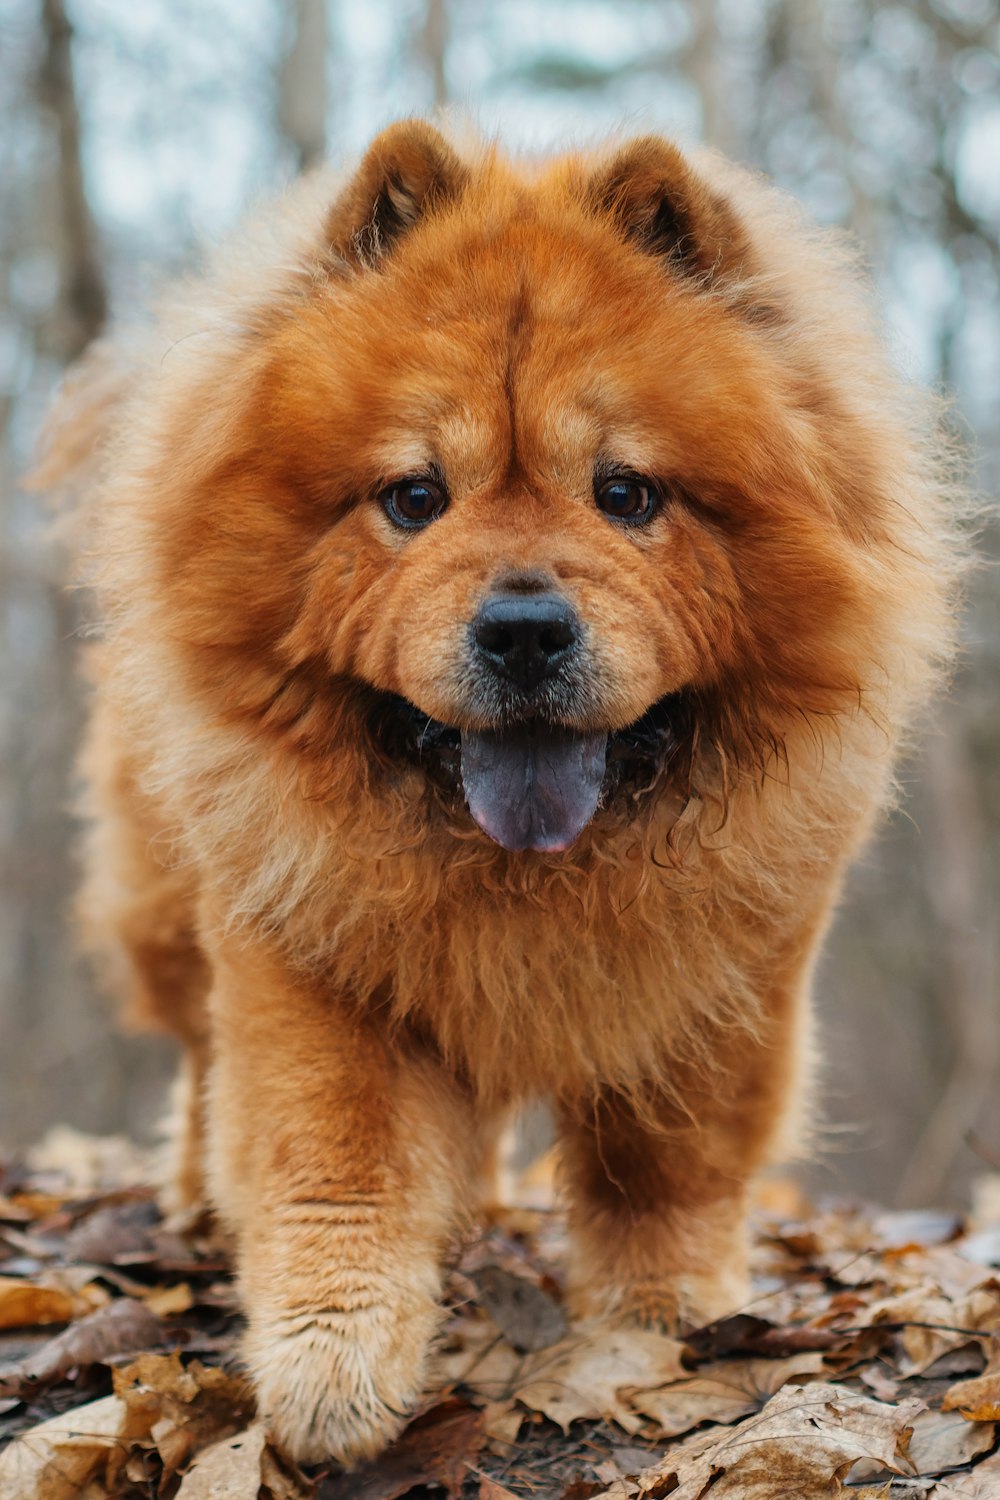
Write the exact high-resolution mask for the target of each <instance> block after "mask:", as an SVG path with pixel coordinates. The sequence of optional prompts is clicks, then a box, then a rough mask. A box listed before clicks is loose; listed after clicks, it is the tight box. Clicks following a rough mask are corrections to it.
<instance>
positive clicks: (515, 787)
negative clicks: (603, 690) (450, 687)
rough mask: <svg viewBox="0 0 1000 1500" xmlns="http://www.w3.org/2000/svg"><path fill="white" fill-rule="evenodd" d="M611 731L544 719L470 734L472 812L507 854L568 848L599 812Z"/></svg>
mask: <svg viewBox="0 0 1000 1500" xmlns="http://www.w3.org/2000/svg"><path fill="white" fill-rule="evenodd" d="M607 748H608V737H607V734H577V733H574V731H573V730H571V729H562V728H558V727H556V726H554V725H542V724H538V723H537V722H532V723H529V724H525V725H523V726H521V727H519V728H517V729H508V730H503V731H502V732H500V733H496V732H495V731H493V730H483V731H470V732H466V731H463V733H462V785H463V787H464V789H465V797H466V801H467V802H468V804H469V811H470V813H471V814H472V816H473V817H474V818H475V820H476V822H477V823H478V824H479V826H480V828H481V829H482V830H483V832H484V833H486V834H489V836H490V838H491V839H494V840H495V841H496V843H498V844H502V845H503V847H504V848H505V849H511V850H514V851H517V850H521V849H537V850H540V851H542V850H547V851H549V852H552V853H557V852H559V851H560V850H562V849H568V848H569V846H570V844H572V842H573V840H574V839H576V838H578V837H579V835H580V834H581V833H582V832H583V830H584V829H585V828H586V826H587V824H588V823H589V822H590V820H591V818H592V817H593V816H594V813H595V812H596V810H597V803H598V799H599V797H600V795H601V783H602V782H603V780H604V761H605V755H606V753H607Z"/></svg>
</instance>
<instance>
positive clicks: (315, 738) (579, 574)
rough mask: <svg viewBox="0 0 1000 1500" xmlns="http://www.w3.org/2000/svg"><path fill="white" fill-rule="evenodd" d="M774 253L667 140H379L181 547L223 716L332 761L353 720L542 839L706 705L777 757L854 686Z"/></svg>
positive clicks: (847, 501)
mask: <svg viewBox="0 0 1000 1500" xmlns="http://www.w3.org/2000/svg"><path fill="white" fill-rule="evenodd" d="M767 269H768V268H765V267H762V266H761V265H759V264H758V261H757V258H756V251H755V247H754V245H753V243H752V240H751V236H750V234H749V233H748V231H747V229H746V227H745V226H744V224H743V223H742V222H741V220H740V218H739V216H738V215H737V213H736V212H735V210H734V209H733V208H732V207H731V206H730V205H729V204H728V203H727V201H725V199H724V198H722V197H721V196H720V195H718V194H717V193H715V192H714V191H712V190H711V189H710V187H709V186H707V185H706V184H705V183H703V182H702V181H701V180H700V179H699V177H698V176H697V175H696V173H695V171H694V170H693V169H692V168H691V167H690V166H689V165H688V164H687V162H686V161H685V159H684V158H683V157H682V156H681V154H680V153H679V152H678V151H677V150H676V149H675V148H673V147H672V146H670V145H668V144H666V143H664V142H662V141H659V140H655V139H643V140H638V141H634V142H631V143H627V144H625V145H623V146H621V147H620V148H619V149H617V150H616V151H614V152H612V153H611V154H610V155H608V156H606V157H604V158H603V159H600V160H597V161H593V160H583V159H581V158H566V159H563V160H561V161H559V162H557V163H555V164H554V165H550V166H548V167H547V168H546V169H545V170H544V171H539V172H537V173H532V172H520V173H519V172H516V171H515V170H514V169H513V168H511V167H510V166H509V165H506V164H505V163H504V162H503V161H502V160H500V159H499V158H498V157H496V156H494V155H487V156H485V157H483V158H481V159H479V160H477V161H476V162H466V161H464V160H463V159H462V158H460V157H459V155H458V154H456V152H455V151H454V150H453V149H452V147H451V146H450V145H449V144H448V143H447V142H446V141H445V140H444V139H443V138H442V137H441V136H440V135H438V134H437V132H435V131H434V130H432V129H431V128H430V127H429V126H425V125H419V124H416V123H407V124H402V125H398V126H395V127H392V128H391V129H390V130H389V131H387V132H386V133H385V134H384V135H382V136H380V137H379V138H378V139H377V140H376V142H375V143H374V145H373V146H372V147H371V149H370V150H369V152H368V154H367V156H366V157H365V159H364V161H363V163H362V165H361V167H360V170H359V172H358V174H357V176H356V178H355V179H354V180H353V181H352V182H351V183H350V184H349V186H348V187H347V188H346V189H345V190H344V191H343V192H342V194H341V196H340V198H339V199H338V201H337V202H336V203H335V204H334V205H333V207H332V210H331V212H330V215H329V219H328V223H327V226H326V244H325V247H324V254H323V258H322V260H321V262H320V263H319V264H318V265H317V266H316V267H315V268H314V273H313V275H312V277H311V278H310V279H309V280H308V282H307V283H305V284H304V285H303V286H302V287H301V289H300V290H299V292H298V293H297V295H296V298H295V299H294V302H293V303H292V304H291V305H289V304H288V303H287V302H286V303H283V304H282V305H281V306H280V307H276V308H275V309H274V311H273V314H272V315H270V321H268V314H267V312H266V310H265V311H264V312H263V313H262V317H261V327H262V330H263V331H262V333H261V336H260V341H259V344H258V347H257V348H256V349H255V351H254V354H253V356H252V358H250V359H249V360H248V362H247V368H246V370H245V371H243V372H241V375H240V387H239V392H238V393H235V394H234V395H233V399H232V402H231V404H230V407H229V409H228V410H227V412H226V414H225V419H224V420H222V419H221V418H220V419H217V420H216V421H215V425H214V429H213V430H214V432H215V434H216V436H214V437H213V438H212V439H211V442H212V443H214V444H215V445H216V447H217V448H218V453H217V461H216V462H215V464H214V470H213V477H212V480H211V482H208V483H205V484H203V486H202V497H203V498H202V500H201V502H200V508H199V510H198V515H197V517H193V516H192V513H191V507H190V505H188V511H187V521H186V522H185V525H184V526H183V527H181V528H179V529H178V531H177V538H176V540H175V542H174V543H173V544H172V545H173V546H174V549H175V557H174V562H173V563H169V562H168V564H167V566H168V567H172V568H173V569H174V572H175V573H176V575H177V576H176V583H175V588H176V589H177V590H181V591H182V590H184V589H187V591H188V596H189V598H188V606H189V607H188V619H189V621H191V620H194V619H195V618H197V619H199V620H200V621H201V622H202V624H201V627H200V628H201V632H202V637H203V644H204V646H206V647H207V648H209V654H210V655H211V649H212V648H213V647H214V648H216V655H215V656H214V657H211V660H212V661H213V662H214V663H215V664H216V675H217V677H218V679H219V681H220V682H221V681H222V680H223V679H225V681H226V684H227V691H229V692H230V693H231V696H232V699H233V711H234V712H237V711H238V712H241V713H245V714H246V715H249V716H252V717H255V718H256V720H257V721H258V722H259V723H260V724H261V725H263V726H265V727H267V728H269V729H271V730H273V731H274V732H276V733H280V734H281V735H282V736H283V737H284V738H285V740H286V742H289V743H297V744H298V745H299V746H300V747H301V748H302V750H303V753H307V752H308V753H309V754H310V755H312V756H314V757H316V756H327V757H330V758H336V757H337V756H338V755H339V754H341V753H343V750H342V747H340V746H338V743H337V742H336V738H337V735H340V736H341V739H342V737H343V733H344V729H343V722H344V721H343V712H344V705H345V704H350V705H351V712H352V713H354V714H355V715H356V725H357V731H356V732H357V733H358V734H364V735H368V736H371V737H372V741H373V750H374V753H375V755H376V757H378V756H384V757H388V758H389V759H391V758H392V757H393V756H396V755H399V756H402V757H404V758H408V759H410V760H411V761H413V762H414V763H416V764H419V765H422V766H423V767H424V769H425V771H426V773H427V774H428V775H429V776H431V777H432V778H436V779H437V780H438V781H439V782H441V781H444V782H447V781H448V779H449V778H451V781H452V784H453V788H454V796H455V798H456V799H460V798H461V796H463V795H464V798H465V800H466V802H467V804H468V808H469V811H470V812H471V815H472V817H473V818H474V819H475V821H476V822H477V823H478V824H479V825H480V827H481V828H482V829H483V830H484V831H485V832H486V833H487V834H488V835H489V836H490V837H491V838H492V839H494V840H496V841H497V842H499V843H500V844H502V845H504V846H506V847H507V848H508V849H512V850H522V849H539V850H553V851H554V850H560V849H563V848H565V847H567V846H568V845H569V844H571V843H572V842H573V840H574V839H575V838H576V837H577V835H578V834H579V833H580V832H581V830H582V829H583V828H584V827H585V826H586V825H587V824H588V823H589V822H590V820H591V819H592V818H593V816H594V814H595V811H596V810H597V809H598V808H599V807H600V806H602V805H604V804H606V803H607V802H608V801H609V800H612V799H613V797H614V795H615V792H616V789H620V788H621V787H622V786H627V785H628V784H629V781H630V778H631V779H632V780H635V779H645V780H646V781H649V780H651V779H652V780H655V778H656V777H657V776H658V775H662V774H663V773H664V767H665V766H666V765H667V764H668V763H669V762H670V761H671V757H672V756H674V755H675V754H676V752H677V751H678V747H679V746H681V745H682V744H685V743H688V742H689V740H690V736H691V733H692V730H693V726H694V725H695V724H696V723H698V724H700V726H701V728H702V730H703V732H706V733H708V734H711V735H722V734H723V733H724V731H725V730H728V732H729V733H730V734H731V736H732V738H733V741H734V743H735V742H736V740H738V739H739V738H740V736H741V735H743V736H744V737H745V738H746V737H748V738H750V739H753V738H754V737H757V738H759V739H760V740H761V741H762V742H763V741H771V742H773V740H774V738H775V736H776V735H779V736H780V733H781V728H780V723H781V720H782V716H784V717H785V718H786V719H787V717H788V716H790V715H793V714H798V713H801V712H803V711H804V712H806V713H808V712H811V711H814V710H815V711H819V712H825V711H827V710H828V708H829V706H830V702H831V695H836V697H837V701H838V702H840V701H842V699H843V697H844V695H845V694H846V695H849V694H851V693H852V692H855V691H856V673H855V671H854V670H853V659H854V657H856V654H857V649H858V641H857V639H856V635H857V628H860V627H856V621H855V617H854V615H852V608H853V605H854V603H855V601H856V596H857V590H858V583H857V578H856V570H855V569H854V568H853V565H852V562H851V553H852V551H853V549H852V548H851V547H850V546H849V545H848V540H847V538H848V536H849V534H850V532H851V530H852V528H853V529H854V530H855V531H857V530H858V529H859V528H862V526H863V522H862V517H861V515H860V505H859V504H858V503H857V494H858V493H859V490H861V489H863V488H864V476H863V474H862V473H861V472H860V471H861V469H862V468H863V459H862V457H861V455H860V453H858V454H856V455H855V458H854V460H852V459H851V457H850V455H849V453H848V452H847V449H848V448H849V423H847V421H846V419H844V418H842V417H841V415H840V414H839V413H838V412H837V410H836V403H835V400H834V398H833V396H832V395H831V394H830V393H829V392H828V391H826V390H825V389H824V387H823V385H822V382H821V377H820V376H819V374H817V375H816V377H815V379H814V380H812V381H811V382H807V381H805V380H803V378H802V377H801V372H798V373H797V372H795V371H794V370H793V368H792V366H791V365H790V363H789V361H788V360H787V358H786V356H785V352H783V350H784V351H786V352H787V348H788V341H789V338H790V337H791V336H790V335H789V334H788V331H787V330H786V329H784V328H782V327H781V322H782V309H781V306H780V297H778V298H770V299H766V298H763V297H762V295H761V290H760V288H761V284H762V281H761V273H762V272H764V271H766V270H767ZM777 279H778V281H779V282H780V275H779V276H778V277H777ZM211 399H212V400H213V401H218V402H220V403H221V402H222V400H223V393H217V395H216V396H213V397H211ZM223 432H224V437H221V436H219V434H222V433H223ZM184 440H185V441H186V440H187V439H184ZM206 441H207V440H206ZM852 461H854V462H856V464H857V469H856V470H854V471H853V472H851V463H852ZM869 511H871V506H869ZM871 519H872V517H871V514H869V516H868V517H867V520H868V521H870V520H871ZM196 527H197V528H200V533H199V540H198V551H197V552H196V551H195V549H194V548H193V547H192V538H193V535H194V531H193V528H196ZM220 578H221V580H223V581H221V582H220ZM213 601H215V602H214V603H213ZM220 620H221V622H222V623H221V624H220ZM852 631H853V632H854V635H852ZM190 633H191V631H190V628H189V629H188V634H189V635H190ZM213 633H214V635H213ZM220 633H221V635H222V636H223V637H224V640H225V641H228V642H230V643H231V645H232V647H233V649H234V650H235V649H239V650H241V651H243V652H244V653H248V652H252V653H253V654H254V656H255V660H256V666H255V668H254V671H253V672H250V673H246V674H244V677H243V678H242V679H241V680H239V681H238V678H237V674H236V673H235V672H234V671H233V668H232V664H231V662H229V661H228V659H227V661H226V664H225V665H222V662H223V657H222V655H220V654H219V653H218V649H217V648H218V647H219V646H220V644H223V642H220V640H219V636H220ZM265 663H266V669H265V665H264V664H265ZM333 704H336V705H337V710H336V711H337V713H340V715H341V717H340V719H336V723H337V725H338V726H339V727H338V728H337V734H336V735H335V734H334V733H333V731H332V730H331V724H332V723H334V718H333V717H331V712H332V710H331V705H333ZM683 759H684V757H683V756H680V757H678V760H679V761H680V760H683Z"/></svg>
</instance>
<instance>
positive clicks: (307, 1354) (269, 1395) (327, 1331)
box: [244, 1304, 439, 1466]
mask: <svg viewBox="0 0 1000 1500" xmlns="http://www.w3.org/2000/svg"><path fill="white" fill-rule="evenodd" d="M438 1318H439V1313H438V1309H437V1307H436V1305H434V1304H430V1305H425V1306H420V1307H413V1306H408V1307H405V1308H404V1307H395V1308H394V1307H388V1306H384V1305H381V1304H373V1305H371V1306H368V1307H361V1308H357V1309H355V1310H352V1311H350V1312H341V1311H338V1310H336V1309H331V1308H320V1309H315V1310H308V1311H307V1310H305V1309H303V1310H302V1311H301V1312H298V1311H296V1312H291V1311H289V1312H287V1313H285V1314H283V1315H278V1316H271V1317H268V1318H261V1319H256V1320H252V1321H251V1325H250V1329H249V1331H248V1334H247V1338H246V1341H245V1344H244V1354H245V1357H246V1360H247V1363H248V1365H249V1367H250V1371H251V1374H252V1375H253V1379H254V1384H255V1386H256V1390H257V1403H258V1409H259V1412H260V1415H261V1417H262V1418H263V1420H264V1422H265V1423H266V1424H267V1426H268V1427H269V1429H270V1431H271V1433H272V1435H273V1436H274V1438H275V1439H276V1441H277V1442H278V1444H279V1445H280V1446H281V1447H282V1448H283V1449H284V1450H285V1452H286V1453H287V1454H288V1455H289V1457H291V1458H293V1459H294V1460H296V1462H299V1463H319V1462H321V1461H322V1460H324V1459H329V1458H334V1459H336V1460H337V1461H338V1462H339V1463H341V1464H344V1465H346V1466H350V1465H351V1464H355V1463H358V1462H360V1461H361V1460H363V1459H366V1458H373V1457H374V1456H375V1455H376V1454H378V1453H380V1452H381V1451H382V1449H383V1448H385V1447H386V1446H387V1444H389V1443H391V1442H392V1440H393V1438H394V1437H396V1436H397V1434H398V1433H399V1431H400V1430H401V1428H402V1427H403V1425H404V1424H405V1422H406V1419H407V1416H408V1415H409V1413H410V1411H411V1410H412V1409H413V1407H414V1405H415V1404H416V1402H417V1400H418V1399H419V1397H420V1395H421V1393H422V1390H423V1381H424V1374H425V1370H426V1365H427V1353H428V1348H429V1345H430V1342H431V1339H432V1337H433V1335H434V1331H435V1328H436V1325H437V1322H438Z"/></svg>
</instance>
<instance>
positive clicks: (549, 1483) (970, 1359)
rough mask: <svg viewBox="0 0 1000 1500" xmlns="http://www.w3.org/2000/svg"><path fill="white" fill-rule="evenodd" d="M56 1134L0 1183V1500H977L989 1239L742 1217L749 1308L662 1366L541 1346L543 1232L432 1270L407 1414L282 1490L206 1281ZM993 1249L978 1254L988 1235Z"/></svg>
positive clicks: (619, 1352)
mask: <svg viewBox="0 0 1000 1500" xmlns="http://www.w3.org/2000/svg"><path fill="white" fill-rule="evenodd" d="M142 1173H143V1164H142V1163H141V1162H137V1161H136V1160H135V1159H130V1158H129V1156H128V1153H127V1151H123V1150H122V1149H120V1148H117V1147H111V1148H109V1147H107V1145H102V1143H99V1142H91V1141H88V1140H86V1139H85V1138H81V1137H73V1136H72V1135H70V1134H69V1133H66V1132H64V1133H62V1135H61V1136H59V1137H57V1138H55V1139H54V1140H50V1142H49V1143H48V1147H47V1149H46V1150H45V1151H44V1152H42V1153H41V1154H40V1155H36V1156H34V1157H33V1158H32V1159H31V1165H30V1167H29V1166H26V1165H25V1164H23V1163H22V1164H17V1163H14V1162H8V1163H7V1164H6V1165H5V1166H3V1167H0V1500H105V1497H109V1496H114V1497H122V1500H131V1497H135V1500H209V1497H213V1500H305V1497H312V1500H349V1497H356V1500H395V1497H398V1496H406V1495H417V1494H425V1493H428V1492H429V1491H432V1490H438V1491H439V1492H440V1491H442V1490H443V1491H444V1492H446V1493H447V1494H448V1495H450V1496H456V1497H457V1496H478V1497H480V1500H504V1497H506V1496H511V1495H514V1496H524V1495H535V1496H552V1497H556V1500H590V1497H606V1500H631V1497H633V1496H638V1497H643V1496H646V1497H651V1500H655V1497H660V1496H667V1495H669V1496H672V1497H674V1500H702V1497H710V1500H730V1497H733V1500H735V1497H738V1500H812V1497H820V1496H829V1495H836V1494H851V1495H857V1496H870V1497H874V1496H885V1497H890V1500H903V1497H906V1500H918V1497H920V1500H923V1497H928V1500H1000V1449H998V1446H997V1430H996V1423H997V1421H1000V1272H997V1271H996V1270H994V1269H993V1268H994V1267H996V1266H998V1265H1000V1213H996V1212H993V1213H991V1212H990V1211H989V1210H988V1208H987V1207H986V1206H985V1205H986V1203H987V1200H988V1199H989V1198H990V1197H991V1196H992V1198H993V1199H994V1205H995V1206H996V1202H995V1200H996V1199H997V1198H998V1197H1000V1194H998V1193H997V1191H996V1180H995V1179H994V1180H992V1181H991V1182H989V1183H988V1184H987V1187H988V1188H992V1192H987V1193H985V1194H984V1209H983V1212H982V1214H980V1215H979V1216H978V1218H977V1217H974V1218H973V1219H972V1220H971V1221H970V1222H964V1221H960V1220H958V1219H957V1218H955V1217H952V1216H950V1215H944V1214H942V1215H926V1214H924V1215H913V1214H899V1213H895V1214H889V1213H879V1212H876V1211H873V1210H862V1209H859V1208H851V1207H843V1206H841V1207H839V1208H837V1209H836V1210H834V1209H827V1210H824V1211H822V1212H819V1213H812V1214H808V1213H806V1212H805V1211H804V1210H803V1207H802V1206H801V1205H800V1204H798V1203H796V1202H795V1201H794V1199H793V1197H792V1195H791V1193H790V1190H787V1189H783V1190H779V1191H775V1192H773V1193H772V1194H771V1196H770V1202H768V1201H767V1200H764V1201H762V1203H761V1205H760V1208H759V1210H758V1216H757V1220H758V1223H757V1227H758V1234H757V1244H756V1265H755V1270H756V1276H757V1283H756V1285H757V1295H756V1299H755V1301H754V1302H753V1304H752V1305H751V1306H749V1307H748V1308H747V1309H745V1310H744V1311H743V1312H741V1313H740V1314H739V1315H738V1316H735V1317H732V1318H728V1319H726V1320H725V1321H724V1322H722V1323H719V1324H715V1325H713V1326H711V1327H707V1328H703V1329H699V1330H697V1331H696V1332H695V1333H694V1334H693V1335H691V1336H690V1337H689V1338H688V1339H687V1340H686V1341H684V1342H678V1341H675V1340H673V1339H670V1338H667V1337H665V1336H662V1335H660V1334H656V1333H643V1332H624V1331H621V1330H615V1329H611V1328H604V1327H590V1328H578V1327H574V1328H572V1329H570V1328H568V1327H567V1325H566V1320H565V1317H564V1315H563V1311H562V1305H561V1298H560V1290H561V1288H560V1266H561V1265H562V1262H563V1252H564V1246H563V1243H562V1226H561V1221H560V1218H559V1215H558V1214H557V1213H556V1212H555V1211H553V1210H552V1209H551V1208H530V1209H526V1208H508V1209H499V1210H497V1211H496V1212H495V1214H494V1215H493V1221H492V1223H491V1225H490V1227H489V1228H488V1229H486V1230H485V1231H484V1232H483V1233H482V1234H481V1235H480V1236H479V1237H478V1238H477V1239H475V1240H474V1241H473V1242H472V1243H470V1244H466V1245H465V1246H463V1247H461V1250H460V1252H459V1251H456V1261H455V1267H454V1270H453V1272H452V1274H451V1277H450V1284H449V1308H450V1316H449V1320H448V1323H447V1326H446V1330H445V1337H444V1339H443V1342H442V1345H441V1349H440V1353H439V1356H438V1364H437V1369H436V1372H435V1383H434V1389H433V1394H430V1395H428V1398H427V1401H426V1404H425V1407H424V1409H423V1410H422V1411H421V1412H420V1413H419V1414H418V1415H417V1417H416V1418H415V1419H414V1421H413V1422H412V1423H411V1425H410V1426H409V1428H408V1429H407V1431H406V1433H405V1434H404V1435H403V1437H402V1438H401V1440H400V1441H399V1442H398V1443H397V1444H396V1446H395V1447H394V1448H393V1449H392V1450H391V1451H390V1452H389V1453H388V1454H386V1455H385V1456H384V1457H383V1458H382V1459H381V1460H379V1461H378V1462H377V1463H374V1464H371V1465H369V1466H368V1467H367V1468H365V1469H363V1470H361V1471H358V1472H355V1473H351V1474H344V1473H340V1472H338V1471H336V1470H335V1469H332V1468H331V1469H328V1470H319V1471H313V1472H311V1473H309V1474H305V1473H303V1472H301V1471H300V1470H299V1469H297V1468H296V1467H295V1466H294V1465H292V1464H290V1463H289V1462H288V1461H287V1460H286V1459H285V1458H284V1457H283V1456H282V1455H281V1453H279V1452H278V1451H276V1450H275V1449H274V1448H273V1447H272V1446H271V1445H270V1444H269V1443H268V1441H267V1436H266V1433H265V1432H264V1430H263V1428H262V1427H261V1426H260V1425H259V1424H258V1423H256V1422H255V1420H254V1411H253V1401H252V1398H251V1396H250V1393H249V1391H248V1389H247V1386H246V1384H245V1382H244V1381H243V1379H242V1378H241V1376H240V1373H239V1366H238V1363H237V1360H236V1357H235V1353H234V1350H235V1346H236V1341H237V1338H238V1334H239V1318H238V1313H237V1309H236V1304H235V1299H234V1296H233V1289H232V1285H231V1282H230V1280H229V1276H228V1272H227V1265H226V1260H225V1256H224V1254H223V1253H222V1252H221V1251H220V1249H219V1247H218V1246H217V1245H216V1244H213V1242H212V1240H211V1239H210V1237H208V1235H207V1234H205V1233H202V1234H199V1233H198V1232H196V1231H193V1232H186V1233H184V1234H181V1233H179V1232H177V1231H175V1230H172V1229H171V1228H169V1227H168V1226H166V1225H164V1223H163V1222H162V1220H161V1218H160V1216H159V1214H158V1212H157V1208H156V1204H155V1201H154V1197H153V1195H152V1193H151V1191H150V1190H149V1189H148V1188H147V1187H144V1186H141V1185H138V1186H137V1185H133V1184H134V1183H136V1182H139V1183H141V1182H142V1180H143V1179H142ZM991 1220H992V1222H993V1227H990V1221H991Z"/></svg>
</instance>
